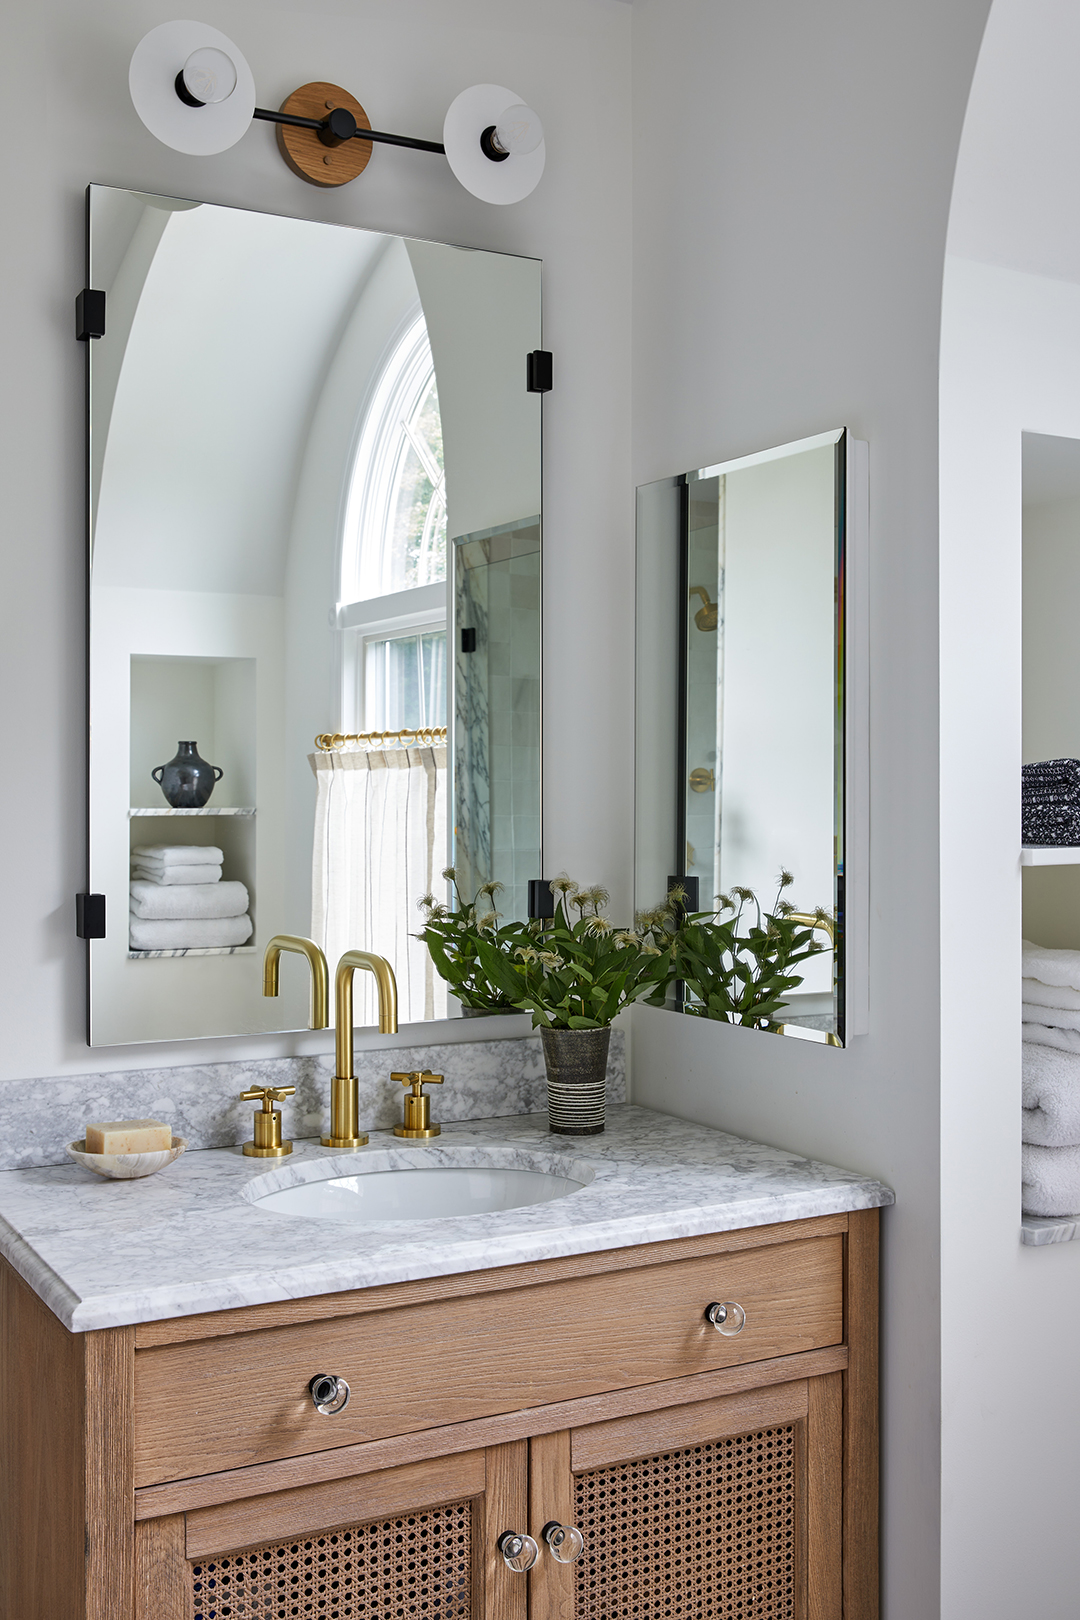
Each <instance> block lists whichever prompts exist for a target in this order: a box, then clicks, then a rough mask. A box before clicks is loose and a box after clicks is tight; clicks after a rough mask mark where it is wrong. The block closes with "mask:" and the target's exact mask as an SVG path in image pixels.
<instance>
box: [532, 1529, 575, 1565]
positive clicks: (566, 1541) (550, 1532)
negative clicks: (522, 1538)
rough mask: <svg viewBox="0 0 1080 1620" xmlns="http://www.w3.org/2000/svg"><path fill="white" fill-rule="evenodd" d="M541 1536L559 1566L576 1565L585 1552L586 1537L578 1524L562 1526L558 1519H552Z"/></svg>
mask: <svg viewBox="0 0 1080 1620" xmlns="http://www.w3.org/2000/svg"><path fill="white" fill-rule="evenodd" d="M540 1534H541V1535H542V1536H543V1538H544V1540H545V1541H546V1542H547V1544H548V1547H549V1548H550V1549H551V1556H552V1558H554V1560H555V1562H556V1563H558V1564H576V1563H577V1561H578V1559H579V1558H580V1557H581V1555H582V1553H583V1552H584V1551H585V1537H584V1536H583V1535H582V1533H581V1531H580V1530H579V1529H578V1527H577V1525H576V1524H560V1523H559V1522H558V1520H557V1519H552V1520H550V1522H549V1523H547V1524H545V1526H544V1528H543V1530H541V1532H540Z"/></svg>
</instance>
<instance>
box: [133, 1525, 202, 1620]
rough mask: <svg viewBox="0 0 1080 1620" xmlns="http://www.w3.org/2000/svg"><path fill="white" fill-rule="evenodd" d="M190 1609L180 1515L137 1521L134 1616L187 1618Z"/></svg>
mask: <svg viewBox="0 0 1080 1620" xmlns="http://www.w3.org/2000/svg"><path fill="white" fill-rule="evenodd" d="M193 1612H194V1603H193V1602H192V1590H191V1572H190V1570H189V1569H188V1562H187V1551H186V1547H185V1541H184V1515H183V1514H182V1513H174V1514H172V1515H171V1517H170V1518H167V1519H154V1520H152V1521H151V1522H150V1523H149V1524H140V1525H139V1526H138V1527H137V1528H136V1532H135V1620H191V1617H192V1614H193Z"/></svg>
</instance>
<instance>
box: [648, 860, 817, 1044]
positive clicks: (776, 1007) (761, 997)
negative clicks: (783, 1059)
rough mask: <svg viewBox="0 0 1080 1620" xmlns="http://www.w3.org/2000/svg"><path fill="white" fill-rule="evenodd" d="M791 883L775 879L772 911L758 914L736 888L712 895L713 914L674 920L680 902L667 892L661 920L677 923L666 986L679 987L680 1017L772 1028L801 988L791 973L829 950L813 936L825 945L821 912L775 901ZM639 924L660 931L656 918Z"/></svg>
mask: <svg viewBox="0 0 1080 1620" xmlns="http://www.w3.org/2000/svg"><path fill="white" fill-rule="evenodd" d="M793 882H794V879H793V878H792V876H791V873H790V872H781V874H780V881H779V886H778V888H777V893H776V899H775V901H774V902H773V907H772V910H771V911H765V910H763V909H762V906H761V903H760V901H759V900H758V898H757V895H756V894H755V893H754V891H753V890H752V889H748V888H744V887H743V886H742V885H740V884H735V885H734V886H733V887H732V889H731V892H730V894H721V895H717V897H716V898H717V908H716V910H715V911H698V912H692V913H690V914H687V915H680V914H679V907H680V904H681V902H682V901H684V900H685V894H684V893H683V891H682V890H680V889H679V888H678V887H676V888H674V889H672V890H671V892H670V893H669V895H668V906H669V910H668V915H670V913H671V908H675V911H676V916H677V920H676V923H675V925H674V928H673V934H672V952H671V973H670V976H669V982H679V981H681V982H682V984H683V986H684V1000H683V1008H682V1010H683V1012H685V1013H690V1014H692V1015H694V1016H696V1017H698V1018H715V1019H719V1020H722V1021H724V1022H726V1023H729V1024H744V1025H749V1026H750V1027H751V1028H755V1029H768V1028H770V1027H772V1026H775V1025H776V1023H777V1022H778V1021H779V1020H778V1017H777V1015H778V1014H779V1013H780V1012H781V1009H782V1007H783V1004H784V1002H785V1000H786V999H787V997H788V996H789V995H790V994H791V992H792V991H793V990H795V989H797V987H798V986H799V985H800V984H801V983H802V980H803V975H802V974H801V973H798V972H796V971H795V969H796V968H798V967H799V966H800V965H801V964H802V963H803V962H805V961H808V960H809V958H810V957H812V956H817V955H819V954H820V953H821V952H822V951H824V950H826V949H827V948H828V947H827V946H826V945H825V944H824V942H823V941H821V940H820V939H818V938H815V930H816V929H817V930H823V931H825V932H826V933H828V934H829V935H830V937H831V935H832V930H833V919H832V917H831V916H830V915H829V913H828V912H827V911H826V910H825V909H824V908H823V907H821V906H819V907H817V909H816V910H815V911H814V912H812V913H803V912H799V911H797V910H796V908H795V907H794V906H793V905H791V904H790V902H788V901H787V900H784V899H783V898H782V896H783V893H784V890H785V889H787V888H788V887H789V886H790V885H791V884H792V883H793ZM654 918H655V919H656V920H655V921H654ZM639 922H640V923H644V924H646V925H650V926H659V925H660V920H659V914H657V913H647V914H646V915H645V916H644V917H643V918H639ZM650 999H652V1000H653V1001H654V1002H656V1001H659V1000H661V999H662V997H658V996H654V997H652V998H650Z"/></svg>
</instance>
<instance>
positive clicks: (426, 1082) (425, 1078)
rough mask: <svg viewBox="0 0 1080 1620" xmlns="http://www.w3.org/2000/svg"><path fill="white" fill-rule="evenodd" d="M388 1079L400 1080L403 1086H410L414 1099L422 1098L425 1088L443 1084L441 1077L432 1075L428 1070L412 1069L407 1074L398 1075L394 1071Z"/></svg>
mask: <svg viewBox="0 0 1080 1620" xmlns="http://www.w3.org/2000/svg"><path fill="white" fill-rule="evenodd" d="M390 1078H391V1080H400V1081H401V1084H402V1085H403V1086H412V1094H413V1096H414V1097H422V1096H423V1095H424V1091H423V1088H424V1087H425V1086H441V1085H442V1083H443V1077H442V1075H441V1074H432V1072H431V1070H430V1069H413V1070H411V1071H410V1073H409V1074H400V1073H398V1072H396V1071H395V1072H392V1073H391V1075H390Z"/></svg>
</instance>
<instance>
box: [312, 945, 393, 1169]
mask: <svg viewBox="0 0 1080 1620" xmlns="http://www.w3.org/2000/svg"><path fill="white" fill-rule="evenodd" d="M358 968H366V969H367V970H368V972H369V973H373V974H374V975H375V983H376V985H377V986H378V990H379V1034H380V1035H396V1034H397V1027H398V1025H397V980H396V979H395V978H394V970H393V968H392V967H391V966H390V964H389V962H388V961H387V960H386V958H385V956H373V955H372V953H371V952H370V951H346V952H345V955H344V956H343V957H342V958H341V961H340V962H339V963H338V965H337V974H336V977H335V982H334V990H335V1002H336V1012H335V1018H334V1022H335V1025H336V1030H337V1034H336V1041H335V1045H336V1047H337V1064H336V1069H337V1072H336V1074H335V1075H334V1078H333V1080H332V1081H331V1082H330V1135H329V1136H324V1137H323V1138H322V1145H323V1147H332V1148H358V1147H363V1146H364V1145H365V1143H366V1142H367V1133H366V1132H361V1131H360V1130H359V1129H358V1126H359V1117H358V1116H359V1088H358V1086H357V1084H356V1075H355V1074H354V1073H353V974H354V973H355V972H356V970H357V969H358Z"/></svg>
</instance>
